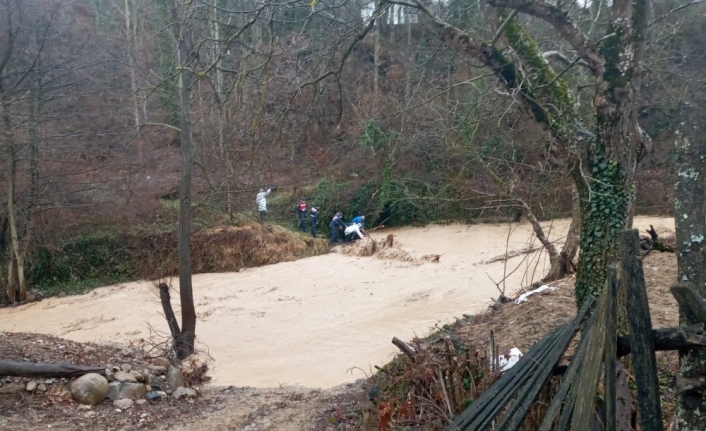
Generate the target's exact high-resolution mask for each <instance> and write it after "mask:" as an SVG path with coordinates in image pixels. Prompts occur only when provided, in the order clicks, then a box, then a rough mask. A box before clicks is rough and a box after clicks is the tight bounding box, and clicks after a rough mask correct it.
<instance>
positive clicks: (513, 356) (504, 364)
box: [498, 347, 522, 372]
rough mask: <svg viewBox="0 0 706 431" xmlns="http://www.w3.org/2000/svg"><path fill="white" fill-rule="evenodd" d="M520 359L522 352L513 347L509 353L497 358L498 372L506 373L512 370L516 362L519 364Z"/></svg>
mask: <svg viewBox="0 0 706 431" xmlns="http://www.w3.org/2000/svg"><path fill="white" fill-rule="evenodd" d="M521 357H522V352H520V349H518V348H517V347H513V348H512V349H510V351H509V352H507V353H505V354H504V355H499V356H498V365H499V366H500V371H501V372H502V371H507V370H509V369H510V368H512V367H513V366H514V365H515V364H516V363H517V362H519V360H520V358H521Z"/></svg>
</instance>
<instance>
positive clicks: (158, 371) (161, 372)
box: [147, 365, 168, 376]
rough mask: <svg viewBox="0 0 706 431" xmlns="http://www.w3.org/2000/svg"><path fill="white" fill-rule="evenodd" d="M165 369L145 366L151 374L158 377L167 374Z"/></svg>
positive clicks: (157, 366)
mask: <svg viewBox="0 0 706 431" xmlns="http://www.w3.org/2000/svg"><path fill="white" fill-rule="evenodd" d="M167 368H168V367H163V366H161V365H148V366H147V369H148V370H150V371H152V372H153V373H155V374H156V375H158V376H163V375H165V374H167Z"/></svg>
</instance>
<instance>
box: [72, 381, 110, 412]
mask: <svg viewBox="0 0 706 431" xmlns="http://www.w3.org/2000/svg"><path fill="white" fill-rule="evenodd" d="M70 389H71V396H72V397H73V398H74V399H75V400H76V401H78V402H79V403H81V404H86V405H91V406H95V405H98V404H100V403H102V402H103V400H104V399H105V397H106V396H107V395H108V380H106V379H105V377H103V376H101V375H100V374H96V373H89V374H84V375H83V376H81V377H79V378H78V379H76V380H74V381H73V382H71V387H70Z"/></svg>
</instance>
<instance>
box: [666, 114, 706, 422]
mask: <svg viewBox="0 0 706 431" xmlns="http://www.w3.org/2000/svg"><path fill="white" fill-rule="evenodd" d="M704 109H706V103H699V104H697V105H694V104H690V105H685V106H683V108H682V112H684V113H685V114H686V115H685V116H686V121H685V122H684V123H682V126H681V127H680V128H679V130H678V131H677V135H676V139H675V145H674V153H675V161H676V171H677V172H676V173H677V182H676V184H675V199H674V220H675V225H676V231H677V246H676V251H677V261H678V276H679V282H680V283H690V284H691V285H692V286H694V287H695V288H696V291H697V294H699V295H700V296H701V297H704V296H706V219H705V217H706V210H705V209H704V181H705V179H704V174H706V166H704V158H706V139H705V138H704V133H706V115H704V114H703V110H704ZM680 323H681V324H682V325H689V324H694V323H703V322H693V321H690V320H689V319H688V317H687V316H685V315H684V313H682V314H681V316H680ZM680 368H681V374H682V377H685V378H690V377H694V378H699V377H702V376H703V375H705V374H706V349H704V348H693V349H684V350H682V351H681V352H680ZM677 421H678V428H679V429H680V430H687V431H691V430H697V429H698V430H702V429H706V404H705V403H704V399H703V395H702V394H701V393H699V392H696V391H686V392H684V393H683V394H682V398H681V402H680V403H679V404H678V406H677Z"/></svg>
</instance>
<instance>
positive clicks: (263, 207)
mask: <svg viewBox="0 0 706 431" xmlns="http://www.w3.org/2000/svg"><path fill="white" fill-rule="evenodd" d="M271 191H272V189H270V188H268V189H267V191H265V189H260V192H259V193H258V194H257V197H256V198H255V202H257V209H258V210H259V211H260V221H261V222H262V223H264V222H265V221H266V220H267V199H266V198H265V196H267V195H269V194H270V192H271Z"/></svg>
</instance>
